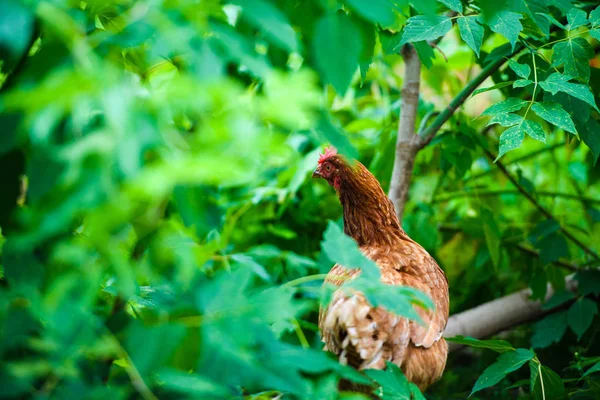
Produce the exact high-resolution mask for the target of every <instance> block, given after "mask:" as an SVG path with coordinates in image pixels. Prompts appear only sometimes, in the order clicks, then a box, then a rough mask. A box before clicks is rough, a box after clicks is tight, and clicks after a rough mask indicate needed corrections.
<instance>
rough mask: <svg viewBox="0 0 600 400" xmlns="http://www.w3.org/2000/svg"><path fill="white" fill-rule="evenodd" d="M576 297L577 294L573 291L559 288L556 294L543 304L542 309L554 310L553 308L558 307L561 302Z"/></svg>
mask: <svg viewBox="0 0 600 400" xmlns="http://www.w3.org/2000/svg"><path fill="white" fill-rule="evenodd" d="M574 298H575V295H574V294H573V293H572V292H569V291H567V290H559V291H557V292H556V293H554V295H553V296H552V297H551V298H550V299H549V300H548V301H547V302H546V303H544V304H543V305H542V309H543V310H552V309H553V308H556V307H558V306H560V305H561V304H564V303H566V302H568V301H571V300H573V299H574Z"/></svg>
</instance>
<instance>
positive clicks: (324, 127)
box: [316, 115, 358, 158]
mask: <svg viewBox="0 0 600 400" xmlns="http://www.w3.org/2000/svg"><path fill="white" fill-rule="evenodd" d="M316 134H317V136H319V137H320V138H322V140H323V142H324V143H328V144H330V145H332V146H334V147H335V148H336V149H338V151H339V152H340V153H341V154H344V155H345V156H347V157H350V158H356V157H357V156H358V153H357V151H356V148H355V147H354V146H353V145H352V143H351V142H350V140H349V139H348V134H346V133H345V132H344V131H343V130H342V129H341V128H339V127H337V126H335V125H334V124H333V122H331V119H330V118H329V116H327V115H322V116H321V118H320V119H319V124H318V125H317V129H316Z"/></svg>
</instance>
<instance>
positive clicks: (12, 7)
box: [0, 0, 35, 71]
mask: <svg viewBox="0 0 600 400" xmlns="http://www.w3.org/2000/svg"><path fill="white" fill-rule="evenodd" d="M34 23H35V21H34V14H33V13H32V12H31V10H30V9H29V8H27V7H26V6H25V5H23V4H22V3H21V2H20V1H17V0H3V1H2V14H1V15H0V60H1V61H3V62H4V65H3V66H2V69H3V70H4V71H10V70H12V69H13V68H14V66H15V65H16V64H17V62H18V61H19V59H21V57H23V55H24V54H25V52H26V51H28V50H29V49H28V46H29V44H30V43H31V40H32V36H33V34H34Z"/></svg>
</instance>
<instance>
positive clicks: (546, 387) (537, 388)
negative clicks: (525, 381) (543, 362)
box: [532, 366, 565, 400]
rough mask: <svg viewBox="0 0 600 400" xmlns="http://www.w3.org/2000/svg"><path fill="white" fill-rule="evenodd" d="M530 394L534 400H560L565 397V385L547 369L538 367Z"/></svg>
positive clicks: (555, 374)
mask: <svg viewBox="0 0 600 400" xmlns="http://www.w3.org/2000/svg"><path fill="white" fill-rule="evenodd" d="M539 370H541V371H539ZM542 382H543V384H542ZM532 394H533V398H534V399H535V400H542V399H545V400H558V399H562V398H564V396H565V385H564V383H563V380H562V379H561V377H560V376H558V374H557V373H556V372H554V371H552V370H551V369H550V368H548V367H545V366H538V374H537V376H536V380H535V385H534V388H533V393H532Z"/></svg>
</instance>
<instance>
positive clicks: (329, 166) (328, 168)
mask: <svg viewBox="0 0 600 400" xmlns="http://www.w3.org/2000/svg"><path fill="white" fill-rule="evenodd" d="M325 171H327V172H331V164H325Z"/></svg>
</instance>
